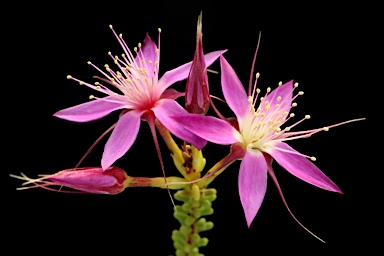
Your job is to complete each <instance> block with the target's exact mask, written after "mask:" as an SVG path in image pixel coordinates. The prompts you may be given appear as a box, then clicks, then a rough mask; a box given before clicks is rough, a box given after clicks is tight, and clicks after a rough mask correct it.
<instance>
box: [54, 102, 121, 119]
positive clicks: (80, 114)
mask: <svg viewBox="0 0 384 256" xmlns="http://www.w3.org/2000/svg"><path fill="white" fill-rule="evenodd" d="M107 100H114V101H116V100H117V98H116V97H113V96H107V97H105V98H103V99H96V100H92V101H90V102H86V103H83V104H80V105H76V106H73V107H70V108H66V109H62V110H60V111H58V112H56V113H55V114H53V116H56V117H58V118H62V119H65V120H69V121H75V122H88V121H92V120H96V119H99V118H102V117H104V116H106V115H108V114H109V113H111V112H112V111H114V110H117V109H123V108H125V107H126V105H125V104H124V103H117V102H109V101H107Z"/></svg>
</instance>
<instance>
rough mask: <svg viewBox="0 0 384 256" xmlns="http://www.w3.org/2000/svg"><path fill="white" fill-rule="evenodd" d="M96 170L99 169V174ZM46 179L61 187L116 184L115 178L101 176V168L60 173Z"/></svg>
mask: <svg viewBox="0 0 384 256" xmlns="http://www.w3.org/2000/svg"><path fill="white" fill-rule="evenodd" d="M96 169H100V173H97V170H96ZM48 179H49V180H51V181H54V182H56V183H57V184H59V185H62V186H68V185H69V186H93V187H108V186H113V185H114V184H115V183H116V182H117V180H116V178H115V177H113V176H110V175H105V174H103V173H102V170H101V168H92V169H90V170H84V171H61V172H58V173H56V174H54V175H52V176H50V177H48Z"/></svg>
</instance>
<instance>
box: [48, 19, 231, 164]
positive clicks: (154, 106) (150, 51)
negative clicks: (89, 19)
mask: <svg viewBox="0 0 384 256" xmlns="http://www.w3.org/2000/svg"><path fill="white" fill-rule="evenodd" d="M110 28H111V29H112V31H113V33H114V34H115V36H116V38H117V40H118V42H119V43H120V45H121V47H122V48H123V51H124V54H122V57H121V58H119V57H117V56H112V54H111V53H109V55H110V56H111V57H112V59H113V61H114V63H115V64H116V65H117V66H118V68H119V69H120V71H116V72H115V71H113V70H112V69H111V68H110V67H109V66H108V65H106V66H105V67H106V71H107V72H104V71H102V70H101V69H99V68H98V67H96V66H95V65H93V64H92V63H91V62H88V64H89V65H91V66H93V67H94V68H96V69H97V70H98V71H99V72H101V73H102V74H103V75H104V76H105V78H99V79H100V80H101V82H96V83H95V85H92V84H89V83H86V82H83V81H80V80H78V79H76V78H73V77H72V76H68V78H69V79H73V80H75V81H77V82H79V83H80V84H82V85H86V86H88V87H90V88H92V89H94V90H96V91H98V92H100V93H102V94H105V95H106V96H105V97H95V96H93V95H91V96H90V98H91V99H93V100H92V101H90V102H87V103H83V104H80V105H77V106H74V107H70V108H66V109H63V110H60V111H58V112H56V113H55V114H54V116H56V117H59V118H62V119H66V120H70V121H75V122H88V121H92V120H96V119H99V118H102V117H104V116H106V115H108V114H109V113H111V112H112V111H115V110H120V109H123V111H122V113H121V115H120V117H119V120H118V122H117V123H116V124H115V125H113V126H112V127H111V128H110V129H114V130H113V132H112V134H111V136H110V137H109V139H108V141H107V143H106V145H105V148H104V153H103V157H102V160H101V166H102V168H103V169H104V170H106V169H107V168H108V167H110V166H111V165H112V164H113V163H114V162H115V161H116V160H117V159H119V158H120V157H122V156H123V155H124V154H125V153H126V152H127V151H128V150H129V149H130V147H131V146H132V144H133V142H134V141H135V139H136V137H137V134H138V132H139V128H140V123H141V119H143V120H145V121H147V122H148V123H149V125H150V127H151V131H152V135H153V137H154V140H155V144H156V148H157V151H158V154H159V149H158V145H157V144H158V142H157V138H156V131H155V119H157V120H158V121H159V122H160V123H161V124H162V125H163V126H165V127H166V128H167V129H168V130H169V131H170V132H171V133H173V134H174V135H175V136H177V137H179V138H180V139H182V140H185V141H187V142H189V143H191V144H193V145H195V146H196V147H197V148H202V147H203V146H204V145H205V143H206V141H205V140H203V139H201V138H199V137H197V136H196V135H194V134H192V133H191V132H189V131H188V130H185V129H184V128H182V127H180V126H179V125H178V124H177V123H176V122H175V121H174V120H173V119H171V118H170V117H169V116H170V115H175V114H184V113H187V112H186V110H184V109H183V108H182V107H181V106H180V105H179V104H178V103H177V102H176V101H175V100H174V99H175V98H177V97H179V96H182V95H183V93H179V92H177V91H175V90H173V89H168V87H169V86H170V85H172V84H173V83H175V82H177V81H180V80H183V79H185V78H187V76H188V72H189V70H190V68H191V62H189V63H186V64H184V65H182V66H179V67H178V68H175V69H173V70H170V71H167V72H166V73H164V75H163V76H162V77H161V78H160V79H159V63H160V47H157V46H156V44H155V43H154V42H153V41H152V39H151V38H150V37H149V35H148V34H147V35H146V37H145V39H144V42H143V45H141V44H139V45H138V48H137V47H135V48H134V51H135V53H136V54H135V55H136V56H134V55H133V53H132V52H131V51H130V49H129V48H128V46H127V45H126V43H125V42H124V40H123V39H122V35H121V34H120V35H117V34H116V33H115V31H114V30H113V28H112V26H110ZM159 32H160V29H159ZM158 45H159V46H160V36H159V42H158ZM224 52H225V50H224V51H216V52H211V53H209V54H207V55H205V56H204V57H205V61H206V63H207V65H211V64H212V63H213V61H215V60H216V59H217V58H218V57H219V56H220V54H222V53H224ZM106 84H109V85H112V86H113V88H114V90H111V89H109V88H107V87H106V86H105V85H106ZM110 129H109V130H110ZM109 130H108V131H109ZM105 134H106V133H105ZM105 134H103V135H105ZM159 157H160V156H159Z"/></svg>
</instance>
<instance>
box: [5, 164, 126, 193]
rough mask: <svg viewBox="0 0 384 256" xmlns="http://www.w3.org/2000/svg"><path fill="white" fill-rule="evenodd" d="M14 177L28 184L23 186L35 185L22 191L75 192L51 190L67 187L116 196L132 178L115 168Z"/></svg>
mask: <svg viewBox="0 0 384 256" xmlns="http://www.w3.org/2000/svg"><path fill="white" fill-rule="evenodd" d="M12 176H13V175H12ZM13 177H15V178H19V179H23V180H25V181H26V182H24V183H23V185H27V184H34V185H33V186H28V187H22V188H20V189H27V188H35V187H40V188H44V189H47V190H52V191H58V192H69V193H71V192H74V191H68V190H62V189H60V190H57V189H53V188H51V186H61V187H67V188H72V189H74V190H77V191H82V192H87V193H92V194H109V195H115V194H118V193H120V192H122V191H123V190H124V189H125V188H126V187H127V186H128V185H129V183H130V178H129V177H128V176H127V174H126V173H125V171H124V170H122V169H120V168H118V167H113V166H112V167H110V168H108V169H107V170H105V171H103V169H102V168H101V167H85V168H73V169H68V170H63V171H60V172H58V173H55V174H52V175H43V176H42V177H41V178H38V179H30V178H28V177H27V176H25V175H24V174H22V177H19V176H13Z"/></svg>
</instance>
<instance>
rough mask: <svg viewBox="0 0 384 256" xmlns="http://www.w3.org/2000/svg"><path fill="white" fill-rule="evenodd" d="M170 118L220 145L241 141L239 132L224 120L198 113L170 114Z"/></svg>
mask: <svg viewBox="0 0 384 256" xmlns="http://www.w3.org/2000/svg"><path fill="white" fill-rule="evenodd" d="M172 119H174V120H176V121H177V122H178V123H179V125H181V126H183V127H184V128H185V129H188V130H189V131H191V132H193V133H194V134H196V135H197V136H199V137H201V138H203V139H205V140H208V141H210V142H213V143H216V144H220V145H229V144H233V143H235V142H241V135H240V133H239V132H238V131H237V130H236V129H235V128H233V126H232V125H230V124H229V123H228V122H226V121H224V120H221V119H218V118H215V117H212V116H203V115H200V114H181V115H175V116H172Z"/></svg>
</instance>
